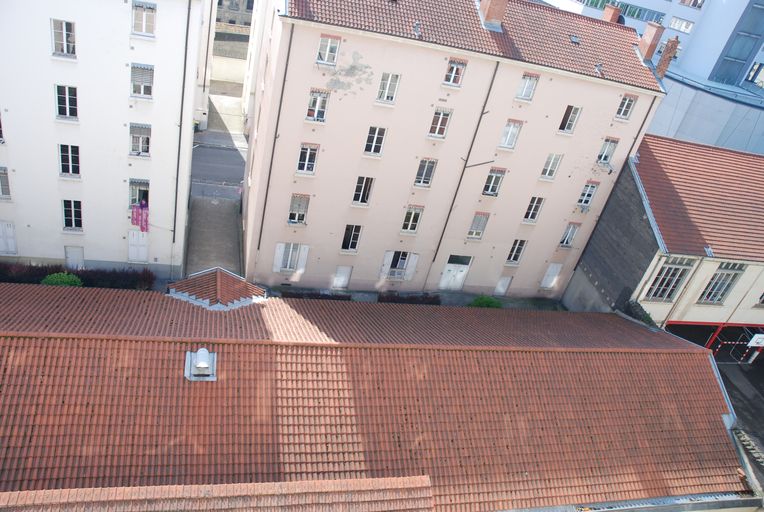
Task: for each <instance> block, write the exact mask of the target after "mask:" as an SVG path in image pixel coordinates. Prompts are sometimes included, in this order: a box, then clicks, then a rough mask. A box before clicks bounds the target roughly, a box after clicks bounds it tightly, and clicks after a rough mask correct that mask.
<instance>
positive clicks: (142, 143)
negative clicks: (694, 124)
mask: <svg viewBox="0 0 764 512" xmlns="http://www.w3.org/2000/svg"><path fill="white" fill-rule="evenodd" d="M150 150H151V126H150V125H147V124H131V125H130V154H131V155H134V156H149V155H150V154H151V151H150Z"/></svg>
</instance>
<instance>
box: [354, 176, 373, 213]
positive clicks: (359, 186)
mask: <svg viewBox="0 0 764 512" xmlns="http://www.w3.org/2000/svg"><path fill="white" fill-rule="evenodd" d="M373 185H374V178H371V177H369V176H358V179H357V180H356V182H355V191H354V192H353V204H358V205H364V206H366V205H368V204H369V201H370V200H371V189H372V186H373ZM364 198H366V201H363V199H364Z"/></svg>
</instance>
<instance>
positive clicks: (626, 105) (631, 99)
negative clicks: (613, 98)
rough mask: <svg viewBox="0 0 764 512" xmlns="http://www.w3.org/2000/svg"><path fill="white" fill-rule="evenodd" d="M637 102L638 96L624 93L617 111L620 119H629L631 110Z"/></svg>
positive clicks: (616, 115) (616, 113)
mask: <svg viewBox="0 0 764 512" xmlns="http://www.w3.org/2000/svg"><path fill="white" fill-rule="evenodd" d="M636 102H637V97H636V96H631V95H630V94H624V95H623V98H621V104H620V105H618V110H616V112H615V117H617V118H618V119H628V118H629V117H630V116H631V111H632V110H633V109H634V104H635V103H636Z"/></svg>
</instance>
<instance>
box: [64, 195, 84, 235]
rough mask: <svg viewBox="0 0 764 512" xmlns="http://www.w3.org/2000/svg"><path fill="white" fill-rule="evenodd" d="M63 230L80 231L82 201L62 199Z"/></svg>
mask: <svg viewBox="0 0 764 512" xmlns="http://www.w3.org/2000/svg"><path fill="white" fill-rule="evenodd" d="M64 229H67V230H81V229H82V201H72V200H70V199H64Z"/></svg>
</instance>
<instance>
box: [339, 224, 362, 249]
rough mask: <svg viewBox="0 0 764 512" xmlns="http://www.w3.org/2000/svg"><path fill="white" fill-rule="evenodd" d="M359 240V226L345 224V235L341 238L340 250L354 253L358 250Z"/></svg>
mask: <svg viewBox="0 0 764 512" xmlns="http://www.w3.org/2000/svg"><path fill="white" fill-rule="evenodd" d="M360 238H361V226H359V225H356V224H347V225H346V226H345V235H344V236H343V237H342V250H343V251H350V252H356V251H357V250H358V240H359V239H360Z"/></svg>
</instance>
